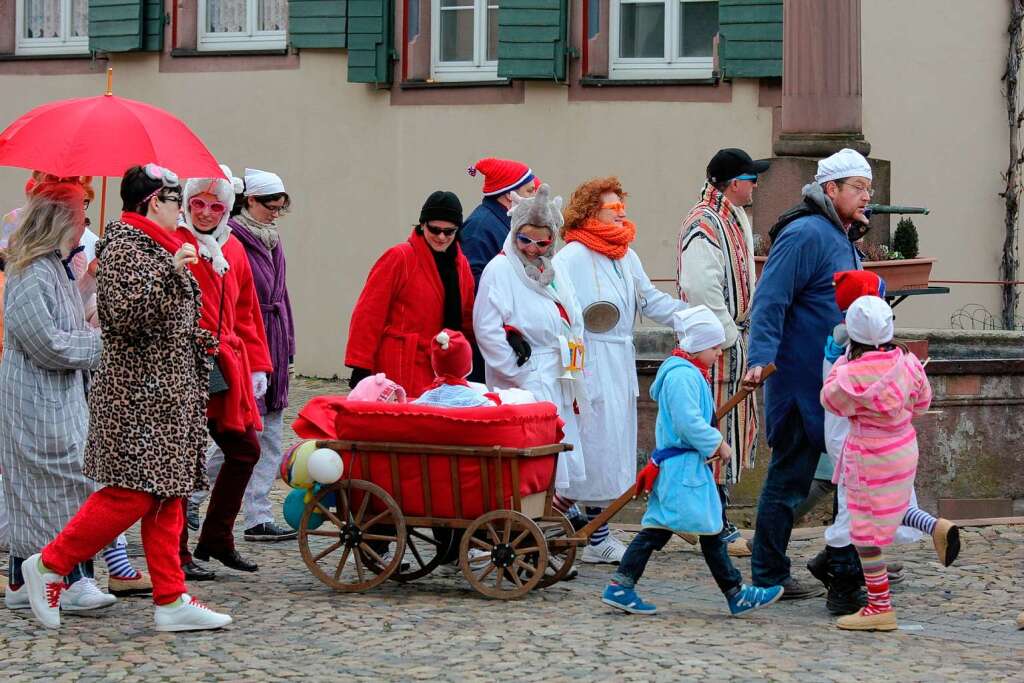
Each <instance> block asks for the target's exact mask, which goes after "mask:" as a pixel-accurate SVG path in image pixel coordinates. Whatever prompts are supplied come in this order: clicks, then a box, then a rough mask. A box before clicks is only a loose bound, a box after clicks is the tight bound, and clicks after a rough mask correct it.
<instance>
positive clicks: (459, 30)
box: [441, 0, 473, 62]
mask: <svg viewBox="0 0 1024 683" xmlns="http://www.w3.org/2000/svg"><path fill="white" fill-rule="evenodd" d="M457 1H458V0H441V7H442V9H441V61H442V62H472V61H473V5H469V6H468V7H466V6H462V7H458V8H457V9H445V7H446V6H449V5H450V6H453V7H454V6H455V3H456V2H457Z"/></svg>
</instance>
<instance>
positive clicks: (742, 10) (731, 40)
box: [718, 0, 782, 78]
mask: <svg viewBox="0 0 1024 683" xmlns="http://www.w3.org/2000/svg"><path fill="white" fill-rule="evenodd" d="M718 33H719V46H718V56H719V62H720V64H721V67H722V71H723V76H724V77H725V78H761V77H767V76H777V77H781V76H782V0H718Z"/></svg>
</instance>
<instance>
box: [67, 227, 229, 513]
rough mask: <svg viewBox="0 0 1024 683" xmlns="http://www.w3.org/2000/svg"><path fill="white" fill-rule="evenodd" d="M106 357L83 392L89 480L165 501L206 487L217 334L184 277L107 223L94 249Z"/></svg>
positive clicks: (165, 258) (166, 258)
mask: <svg viewBox="0 0 1024 683" xmlns="http://www.w3.org/2000/svg"><path fill="white" fill-rule="evenodd" d="M96 253H97V255H98V257H99V271H98V277H97V306H98V313H99V319H100V328H101V330H102V332H103V354H102V358H101V360H100V366H99V369H98V370H97V371H96V373H95V374H94V375H93V385H92V390H91V392H90V394H89V436H88V441H87V443H86V449H85V473H86V474H87V475H89V476H90V477H92V478H93V479H95V480H96V481H98V482H100V483H101V484H107V485H110V486H118V487H122V488H127V489H133V490H136V491H145V492H147V493H152V494H154V495H157V496H161V497H176V496H186V495H188V494H190V493H192V492H193V491H195V490H202V489H205V488H208V487H209V481H208V480H207V477H206V454H205V449H206V435H207V426H206V402H207V399H208V389H209V372H210V363H211V361H210V355H209V353H208V350H209V349H213V348H215V347H216V340H215V339H214V338H213V336H212V335H211V334H210V333H209V332H207V331H206V330H203V329H202V328H200V327H199V307H200V305H201V304H200V301H201V300H200V293H199V286H198V284H196V281H195V278H193V277H192V275H191V273H189V272H188V270H185V271H184V272H179V271H177V270H175V268H174V262H173V259H172V256H171V254H169V253H168V252H167V250H165V249H164V248H162V247H161V246H160V245H158V244H157V243H156V242H154V241H153V240H152V239H151V238H150V237H149V236H147V235H146V234H145V233H143V232H142V231H140V230H137V229H136V228H134V227H132V226H130V225H128V224H126V223H122V222H120V221H114V222H112V223H110V224H109V225H108V226H107V230H106V235H105V237H104V238H103V239H102V240H100V242H99V243H98V244H97V247H96Z"/></svg>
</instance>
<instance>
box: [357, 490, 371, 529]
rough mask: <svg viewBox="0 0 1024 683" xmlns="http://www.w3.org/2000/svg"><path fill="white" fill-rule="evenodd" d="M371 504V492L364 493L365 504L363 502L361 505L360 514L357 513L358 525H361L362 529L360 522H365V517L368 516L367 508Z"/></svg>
mask: <svg viewBox="0 0 1024 683" xmlns="http://www.w3.org/2000/svg"><path fill="white" fill-rule="evenodd" d="M369 504H370V492H369V491H365V492H364V493H363V502H361V503H360V504H359V512H357V513H356V524H359V526H360V528H362V526H363V525H362V524H360V522H362V521H363V515H365V514H366V508H367V506H369Z"/></svg>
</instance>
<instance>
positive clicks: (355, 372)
mask: <svg viewBox="0 0 1024 683" xmlns="http://www.w3.org/2000/svg"><path fill="white" fill-rule="evenodd" d="M372 374H373V372H372V371H371V370H367V369H366V368H352V376H351V377H349V378H348V388H349V389H355V388H356V385H357V384H359V382H361V381H362V380H364V379H366V378H367V377H369V376H370V375H372Z"/></svg>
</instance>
